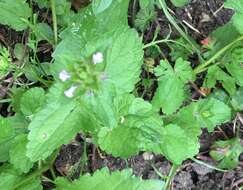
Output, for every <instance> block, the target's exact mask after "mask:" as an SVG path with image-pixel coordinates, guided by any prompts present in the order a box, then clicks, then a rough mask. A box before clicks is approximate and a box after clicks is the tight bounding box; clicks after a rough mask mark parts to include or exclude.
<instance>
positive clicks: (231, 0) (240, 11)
mask: <svg viewBox="0 0 243 190" xmlns="http://www.w3.org/2000/svg"><path fill="white" fill-rule="evenodd" d="M224 7H225V8H230V9H233V10H234V11H235V13H234V15H233V17H232V22H233V24H234V26H235V27H236V29H237V30H238V31H239V32H240V33H241V34H243V29H242V20H243V2H242V1H241V0H227V1H226V2H225V3H224Z"/></svg>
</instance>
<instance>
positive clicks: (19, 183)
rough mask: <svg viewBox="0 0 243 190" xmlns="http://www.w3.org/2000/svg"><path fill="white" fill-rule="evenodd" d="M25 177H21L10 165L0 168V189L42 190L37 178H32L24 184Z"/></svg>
mask: <svg viewBox="0 0 243 190" xmlns="http://www.w3.org/2000/svg"><path fill="white" fill-rule="evenodd" d="M25 179H26V177H25V176H21V175H20V173H18V172H17V171H16V170H14V169H13V168H12V167H11V166H10V165H3V166H1V167H0V189H4V190H13V189H14V190H42V189H43V188H42V185H41V181H40V178H39V176H36V177H33V178H31V179H30V180H27V181H26V182H23V181H24V180H25Z"/></svg>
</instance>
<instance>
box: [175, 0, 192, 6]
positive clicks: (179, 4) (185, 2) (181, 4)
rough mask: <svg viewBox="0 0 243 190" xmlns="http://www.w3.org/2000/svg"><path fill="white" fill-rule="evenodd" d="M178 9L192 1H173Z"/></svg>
mask: <svg viewBox="0 0 243 190" xmlns="http://www.w3.org/2000/svg"><path fill="white" fill-rule="evenodd" d="M171 2H172V3H173V5H175V6H176V7H183V6H185V5H186V4H188V3H189V2H190V0H171Z"/></svg>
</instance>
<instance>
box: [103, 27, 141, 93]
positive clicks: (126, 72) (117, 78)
mask: <svg viewBox="0 0 243 190" xmlns="http://www.w3.org/2000/svg"><path fill="white" fill-rule="evenodd" d="M113 39H114V41H113V43H112V46H111V47H110V48H108V50H107V58H106V68H105V73H106V74H107V76H108V78H109V80H110V81H111V82H112V83H114V84H115V86H116V87H117V89H118V90H119V91H121V92H131V91H132V90H133V89H134V86H135V84H136V83H137V82H138V80H139V75H140V72H141V66H142V64H143V50H142V49H143V45H142V42H141V39H140V38H139V36H138V34H137V32H136V31H134V30H131V29H128V28H127V29H124V30H123V31H120V30H119V32H117V33H116V34H115V35H114V37H113ZM117 68H119V69H117Z"/></svg>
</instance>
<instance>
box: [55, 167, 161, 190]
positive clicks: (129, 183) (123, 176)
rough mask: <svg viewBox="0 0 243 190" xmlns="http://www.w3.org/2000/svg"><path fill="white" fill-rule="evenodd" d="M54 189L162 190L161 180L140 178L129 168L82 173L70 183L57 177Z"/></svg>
mask: <svg viewBox="0 0 243 190" xmlns="http://www.w3.org/2000/svg"><path fill="white" fill-rule="evenodd" d="M56 184H57V187H56V190H66V189H69V190H77V189H78V190H94V189H97V188H98V189H105V190H113V189H116V190H135V189H136V190H162V188H163V185H164V183H163V181H160V180H145V181H144V180H141V179H140V178H137V177H134V176H133V174H132V171H131V170H123V171H116V172H113V173H111V174H110V172H109V171H108V169H106V168H104V169H102V170H99V171H96V172H95V173H94V175H93V176H90V175H84V176H81V177H80V179H78V180H76V181H74V182H73V183H70V182H69V181H67V180H66V179H64V178H57V180H56Z"/></svg>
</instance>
